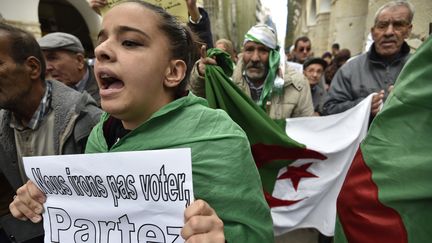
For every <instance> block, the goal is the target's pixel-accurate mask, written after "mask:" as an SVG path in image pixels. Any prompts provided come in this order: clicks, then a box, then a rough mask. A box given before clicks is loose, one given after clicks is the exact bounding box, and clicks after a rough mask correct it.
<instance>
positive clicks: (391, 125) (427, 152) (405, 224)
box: [335, 38, 432, 243]
mask: <svg viewBox="0 0 432 243" xmlns="http://www.w3.org/2000/svg"><path fill="white" fill-rule="evenodd" d="M431 57H432V38H429V39H428V40H427V41H426V43H424V44H423V46H421V47H420V49H418V50H417V52H416V53H415V54H414V55H413V56H412V57H411V58H410V60H409V61H408V62H407V63H406V64H405V67H404V68H403V69H402V72H401V73H400V75H399V77H398V80H397V81H396V84H395V88H394V89H393V91H392V93H391V94H390V95H389V97H388V98H387V101H386V103H385V104H384V107H383V110H382V111H381V112H380V113H379V114H378V116H376V117H375V119H374V120H373V123H372V125H371V127H370V130H369V133H368V135H367V137H366V139H365V141H364V142H363V143H362V145H361V147H360V150H359V151H358V153H357V154H356V157H355V159H354V161H353V164H352V166H351V168H350V169H349V171H348V174H347V177H346V180H345V182H344V184H343V187H342V190H341V192H340V195H339V198H338V207H337V210H338V217H339V222H340V224H341V225H342V227H340V225H339V227H337V231H336V233H337V234H336V237H335V242H346V241H348V242H380V243H387V242H388V243H390V242H391V243H395V242H396V243H399V242H431V241H432V230H431V226H430V222H431V221H432V140H431V137H432V68H431V63H432V59H431Z"/></svg>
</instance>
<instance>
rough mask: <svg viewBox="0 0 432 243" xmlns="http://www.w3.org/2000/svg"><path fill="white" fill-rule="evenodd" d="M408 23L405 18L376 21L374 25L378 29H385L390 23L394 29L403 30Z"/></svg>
mask: <svg viewBox="0 0 432 243" xmlns="http://www.w3.org/2000/svg"><path fill="white" fill-rule="evenodd" d="M409 24H410V23H409V22H408V21H405V20H401V21H378V22H377V23H376V24H375V27H376V28H377V29H379V30H387V28H388V27H389V26H390V25H392V26H393V29H394V30H396V31H400V30H403V29H404V28H405V27H407V26H408V25H409Z"/></svg>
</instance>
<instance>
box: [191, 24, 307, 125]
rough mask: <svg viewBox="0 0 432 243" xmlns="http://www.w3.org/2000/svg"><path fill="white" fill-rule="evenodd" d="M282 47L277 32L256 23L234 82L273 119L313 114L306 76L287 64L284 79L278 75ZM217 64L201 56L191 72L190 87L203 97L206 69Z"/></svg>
mask: <svg viewBox="0 0 432 243" xmlns="http://www.w3.org/2000/svg"><path fill="white" fill-rule="evenodd" d="M278 50H279V46H278V45H277V39H276V33H275V31H274V30H273V29H272V28H270V27H269V26H267V25H264V24H258V25H255V26H253V27H252V28H251V29H250V30H249V31H248V32H247V33H246V35H245V40H244V42H243V54H242V57H241V58H240V60H239V61H238V63H237V65H236V67H235V68H234V73H233V76H232V79H233V82H234V83H235V84H236V85H237V86H238V87H239V88H240V89H241V90H242V91H243V92H245V93H246V95H248V96H249V97H251V98H252V100H254V101H255V102H256V104H257V105H258V106H260V107H261V108H263V109H264V110H265V111H266V112H267V114H269V116H270V117H271V118H272V119H285V118H289V117H302V116H312V115H313V112H314V111H313V106H312V98H311V93H310V88H309V84H308V83H307V80H306V79H305V77H304V76H303V75H302V74H301V73H299V72H297V71H295V70H293V69H292V68H291V67H286V70H285V75H284V79H281V78H280V77H278V72H279V63H280V55H279V52H278ZM207 64H217V63H216V61H215V60H214V59H212V58H209V57H207V58H205V57H203V58H201V59H200V61H198V62H197V66H195V68H194V70H193V71H192V77H191V84H190V87H191V90H192V91H193V92H194V93H195V94H197V95H199V96H204V90H205V87H204V77H203V75H204V70H205V65H207Z"/></svg>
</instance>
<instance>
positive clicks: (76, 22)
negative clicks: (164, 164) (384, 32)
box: [0, 0, 432, 57]
mask: <svg viewBox="0 0 432 243" xmlns="http://www.w3.org/2000/svg"><path fill="white" fill-rule="evenodd" d="M288 1H289V2H288V6H289V9H288V13H289V18H288V30H287V38H286V41H285V43H286V45H287V46H289V45H290V44H292V42H293V40H294V39H295V38H296V37H298V36H301V35H307V36H309V37H310V38H311V40H312V49H313V51H314V53H315V55H321V54H322V53H323V52H324V51H327V50H330V47H331V45H332V44H333V43H335V42H337V43H339V44H340V45H341V47H342V48H348V49H350V50H351V53H352V54H357V53H360V52H362V51H363V49H364V46H365V43H366V39H367V35H368V33H369V31H370V27H371V26H372V24H373V19H374V15H375V12H376V10H377V9H378V8H379V6H381V5H382V4H384V3H386V2H388V0H288ZM198 2H199V4H202V5H203V6H204V7H205V8H206V10H207V11H208V12H209V15H210V20H211V24H212V31H213V37H214V40H217V39H219V38H227V39H230V40H232V41H233V42H234V45H235V47H236V48H237V50H240V47H241V46H242V42H243V39H244V34H245V33H246V32H247V30H248V29H249V28H250V27H251V26H253V25H254V24H256V23H257V10H259V9H260V6H261V3H260V2H261V1H260V0H242V1H240V0H236V1H233V0H199V1H198ZM411 2H412V3H413V4H414V6H415V9H416V13H415V16H414V23H413V26H414V28H413V32H412V34H411V37H410V40H409V44H410V45H411V46H412V47H413V48H416V47H418V46H419V44H420V43H421V41H422V40H424V39H425V38H426V37H427V36H428V35H429V32H430V28H431V27H430V26H431V25H432V24H431V23H432V0H411ZM0 14H1V16H2V17H3V19H4V21H6V22H8V23H11V24H14V25H16V26H19V27H22V28H24V29H26V30H28V31H30V32H32V33H34V34H35V36H36V37H40V36H41V35H43V34H45V33H49V32H54V31H63V32H68V33H71V34H74V35H76V36H78V37H79V38H80V40H81V41H82V42H83V45H84V47H85V48H86V50H87V55H88V56H89V57H92V56H93V49H94V43H95V38H96V35H97V32H98V30H99V26H100V22H101V18H100V16H99V15H97V14H96V13H95V12H94V11H93V10H92V9H91V8H90V7H89V5H88V2H87V0H0Z"/></svg>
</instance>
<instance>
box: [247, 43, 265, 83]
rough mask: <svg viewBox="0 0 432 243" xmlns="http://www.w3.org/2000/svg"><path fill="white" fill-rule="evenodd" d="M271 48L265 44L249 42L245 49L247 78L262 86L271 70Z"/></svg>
mask: <svg viewBox="0 0 432 243" xmlns="http://www.w3.org/2000/svg"><path fill="white" fill-rule="evenodd" d="M269 56H270V48H268V47H266V46H265V45H263V44H259V43H256V42H253V41H248V42H246V43H245V45H244V47H243V62H244V71H245V72H246V76H247V78H248V79H249V80H250V81H252V82H254V83H256V84H258V85H259V84H262V83H263V82H264V80H265V78H266V77H267V73H268V69H269Z"/></svg>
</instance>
